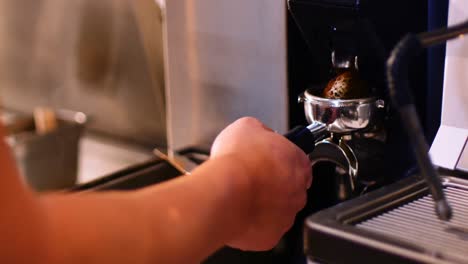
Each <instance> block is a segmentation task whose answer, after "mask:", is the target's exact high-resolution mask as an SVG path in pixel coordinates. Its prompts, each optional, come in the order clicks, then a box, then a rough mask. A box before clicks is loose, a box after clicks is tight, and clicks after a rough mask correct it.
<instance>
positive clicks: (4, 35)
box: [0, 0, 178, 146]
mask: <svg viewBox="0 0 468 264" xmlns="http://www.w3.org/2000/svg"><path fill="white" fill-rule="evenodd" d="M145 1H146V2H145ZM133 4H135V5H142V6H143V5H144V6H145V8H140V7H137V6H133ZM143 11H144V13H145V14H142V15H140V12H143ZM152 13H154V15H151V14H152ZM135 15H138V20H136V19H135ZM177 16H178V15H177ZM145 19H147V20H145ZM137 22H138V23H137ZM0 41H1V43H2V44H1V45H0V96H1V98H2V104H3V105H4V106H6V107H9V108H12V109H16V110H21V111H23V112H31V111H32V109H33V108H34V107H35V106H49V107H52V108H54V109H59V108H66V109H72V110H76V111H83V112H85V113H86V114H88V115H89V116H91V117H92V120H91V122H90V123H89V124H88V125H89V127H90V128H91V129H93V130H97V131H100V132H105V133H109V134H113V135H117V136H120V137H123V138H127V139H129V140H132V141H138V142H139V143H142V144H148V145H151V146H154V145H160V146H164V145H166V120H165V105H164V103H163V102H164V80H163V78H162V75H163V56H162V14H161V10H160V9H159V7H158V6H157V4H156V3H155V2H154V1H152V0H138V1H133V0H99V1H95V0H66V1H63V0H2V1H0ZM157 43H161V44H159V47H158V46H157V45H158V44H157ZM145 48H146V49H145ZM150 65H151V66H150Z"/></svg>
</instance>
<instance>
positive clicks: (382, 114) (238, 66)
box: [0, 0, 466, 264]
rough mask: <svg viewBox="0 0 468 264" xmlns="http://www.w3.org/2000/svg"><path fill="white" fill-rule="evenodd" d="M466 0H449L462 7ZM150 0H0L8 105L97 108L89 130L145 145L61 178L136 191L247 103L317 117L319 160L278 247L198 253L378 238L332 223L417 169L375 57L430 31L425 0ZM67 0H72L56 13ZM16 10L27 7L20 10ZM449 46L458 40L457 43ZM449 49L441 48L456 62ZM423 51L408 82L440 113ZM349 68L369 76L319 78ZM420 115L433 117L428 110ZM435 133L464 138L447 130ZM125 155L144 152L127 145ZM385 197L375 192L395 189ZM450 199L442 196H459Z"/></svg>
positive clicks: (281, 259) (314, 157) (449, 163)
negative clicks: (123, 162) (91, 176)
mask: <svg viewBox="0 0 468 264" xmlns="http://www.w3.org/2000/svg"><path fill="white" fill-rule="evenodd" d="M461 1H462V0H461ZM461 1H460V0H459V1H458V2H456V1H453V2H456V4H455V6H456V5H461ZM156 2H158V5H156V4H155V1H153V0H141V1H130V0H119V1H116V0H107V1H99V3H98V2H96V1H92V0H69V1H66V4H65V2H64V1H59V0H54V1H52V0H48V1H45V0H42V1H31V0H21V1H18V0H16V1H3V2H1V5H2V10H3V12H4V13H5V14H4V16H3V17H4V19H2V20H0V26H1V27H0V29H1V30H0V34H4V35H5V34H6V35H8V36H9V37H8V38H6V40H4V42H3V43H4V45H3V46H2V48H1V49H0V54H1V57H2V61H3V63H2V64H1V65H0V68H2V70H3V71H2V76H0V77H2V78H1V80H0V81H1V83H2V90H1V92H2V96H4V97H5V98H9V101H7V102H6V103H7V105H8V106H10V107H12V108H14V109H19V110H23V111H29V110H30V108H31V106H32V105H33V104H36V103H37V102H38V101H39V103H40V104H48V105H51V106H53V107H54V108H68V109H73V110H79V111H84V112H85V113H86V114H89V116H90V120H91V122H90V123H89V124H88V128H89V129H90V130H91V132H96V134H92V135H93V136H97V135H99V136H103V135H105V136H112V138H113V139H115V138H117V139H119V140H122V141H125V142H131V143H135V144H137V145H138V146H139V147H143V149H144V154H146V155H144V156H143V158H142V159H140V160H139V161H138V162H136V161H135V162H133V159H131V161H132V163H131V166H127V167H125V168H121V169H119V170H118V171H116V172H113V173H109V174H107V175H105V177H101V178H98V179H96V180H94V181H89V182H85V183H82V184H79V185H77V186H75V187H73V188H71V191H73V192H81V191H107V190H131V189H138V188H142V187H145V186H148V185H152V184H157V183H160V182H163V181H166V180H170V179H172V178H175V177H178V176H180V175H182V174H183V173H184V172H185V170H189V168H188V167H185V168H180V167H179V166H178V165H177V164H175V163H174V162H173V159H172V158H173V157H176V158H177V160H178V161H179V162H180V161H181V160H182V159H185V160H189V161H192V162H191V164H192V165H193V164H195V165H194V166H196V164H200V163H202V162H203V161H204V159H206V158H208V155H209V147H210V144H211V142H212V141H213V139H214V137H215V136H216V135H217V134H218V133H219V132H220V131H221V129H223V128H224V127H225V126H226V125H228V124H229V123H230V122H232V121H234V120H235V119H237V118H239V117H242V116H246V115H250V116H255V117H257V118H259V119H260V120H262V121H263V122H264V123H265V124H266V125H268V126H269V127H271V128H272V129H274V130H275V131H278V133H281V134H283V133H286V132H287V131H290V129H294V128H295V127H298V126H299V128H296V129H295V130H292V131H293V132H298V131H304V129H307V131H313V134H314V139H313V140H311V141H309V142H308V143H309V144H308V145H307V148H308V149H306V151H307V153H309V155H310V158H311V161H312V163H313V164H312V165H313V173H314V183H313V185H312V187H311V189H310V191H309V193H308V203H307V206H306V207H305V208H304V210H303V211H301V212H300V213H299V214H298V216H297V219H296V222H295V224H294V226H293V227H292V228H291V230H290V231H288V232H287V233H286V234H285V236H284V237H283V239H282V240H281V241H280V242H279V244H278V245H277V246H276V247H275V248H274V249H273V250H271V251H267V252H242V251H239V250H234V249H231V248H223V249H221V250H220V251H218V252H216V253H215V254H214V255H213V256H211V257H210V258H208V259H207V260H206V261H205V263H208V264H209V263H305V262H306V258H307V259H309V260H310V261H316V262H327V261H330V262H334V259H328V257H329V256H340V255H341V254H340V253H341V250H342V248H345V249H346V248H348V249H349V248H354V246H356V245H359V246H361V245H363V243H361V242H362V241H368V239H369V238H372V237H373V236H372V235H371V236H364V237H358V235H360V233H359V234H357V235H356V234H354V233H353V234H352V235H354V236H353V238H356V239H355V240H353V241H350V240H349V239H348V238H349V236H350V234H349V233H346V232H343V233H340V234H342V235H341V236H336V235H335V234H336V232H339V231H337V230H342V229H345V231H346V230H348V229H347V228H349V226H347V225H345V224H346V223H348V222H346V223H345V224H344V222H334V221H335V220H334V219H339V220H340V219H349V218H339V217H337V216H341V211H339V210H341V209H340V208H344V207H346V208H351V209H353V211H352V212H356V210H358V211H359V210H360V208H362V207H361V204H360V203H359V201H362V199H366V200H367V201H371V200H379V199H381V196H379V195H375V194H374V193H375V192H372V193H373V194H369V193H370V192H371V191H373V190H376V189H378V190H377V194H379V193H380V194H381V193H382V190H387V191H388V190H389V189H388V188H387V187H383V188H387V189H382V188H381V187H382V186H387V185H388V184H390V183H393V182H396V181H397V180H399V179H401V178H406V177H408V176H410V175H412V174H413V173H414V172H415V171H416V170H415V169H414V168H416V167H415V159H414V157H413V155H412V154H411V153H412V152H411V151H412V150H411V147H410V145H409V142H408V140H407V138H406V135H405V131H404V129H403V128H402V124H401V121H400V118H399V117H398V115H397V113H396V112H395V111H394V109H393V108H392V106H391V100H390V97H389V95H388V90H387V85H386V82H385V80H386V77H385V62H386V59H387V57H388V56H389V55H390V51H391V50H392V49H393V47H394V46H395V45H396V44H397V42H398V41H399V40H400V39H401V38H402V37H403V36H404V34H405V33H407V32H423V31H426V30H427V25H426V20H427V18H428V17H427V16H428V15H427V7H428V6H427V5H428V4H427V2H428V1H426V0H414V1H406V0H393V1H377V0H360V1H358V0H300V1H295V0H290V1H285V0H257V1H249V0H237V1H229V0H225V1H224V0H223V1H222V0H199V1H191V0H181V1H166V2H165V1H156ZM164 2H165V3H164ZM432 2H434V1H432ZM70 6H72V7H73V9H74V10H75V11H76V12H73V14H69V15H67V16H65V15H64V14H66V12H64V10H69V7H70ZM37 10H39V11H40V12H39V11H37ZM455 10H457V9H455ZM23 13H26V14H27V15H25V16H24V17H26V18H28V19H18V18H20V17H21V16H20V15H18V14H23ZM455 13H456V12H455ZM15 14H16V15H15ZM103 18H105V19H103ZM103 20H105V21H103ZM30 25H35V26H34V27H31V26H30ZM51 25H53V27H52V26H51ZM7 28H12V29H13V31H15V34H13V35H12V34H9V32H10V31H8V30H5V29H7ZM50 28H52V29H53V30H48V29H50ZM30 31H31V32H30ZM44 32H47V33H48V34H44ZM94 40H97V41H94ZM454 45H457V44H454ZM50 47H56V49H55V54H58V55H60V56H55V57H48V56H45V55H44V54H47V52H48V51H49V50H50ZM452 52H454V53H453V54H463V51H462V50H461V51H452ZM93 54H94V55H93ZM455 57H456V56H455ZM455 57H454V58H448V59H447V61H449V60H453V61H459V60H458V59H457V58H455ZM18 58H19V59H18ZM51 58H63V60H62V59H51ZM12 61H13V62H14V63H10V62H12ZM124 62H125V63H124ZM426 64H427V63H426V57H425V56H422V57H418V58H416V59H415V60H413V63H412V68H411V69H410V72H411V74H410V82H411V84H418V85H411V88H412V92H413V94H415V95H417V96H416V97H415V101H416V108H417V110H418V113H419V114H420V115H421V118H422V119H423V120H433V119H434V115H433V113H432V112H434V113H435V116H438V115H439V113H438V110H437V109H436V107H433V104H432V103H431V104H430V105H431V108H430V111H429V110H427V105H428V104H429V103H428V102H427V101H426V98H427V97H428V95H429V92H428V91H427V90H426V87H427V85H433V84H434V82H430V83H427V81H426V78H425V76H426V75H427V74H426ZM450 65H452V64H450ZM450 65H448V67H452V69H453V68H457V67H458V65H456V64H454V65H452V66H450ZM6 69H8V71H6ZM346 72H348V73H349V72H353V74H355V73H356V72H357V73H358V77H356V76H354V75H353V76H354V77H352V78H351V79H353V78H356V79H357V80H358V82H359V83H361V81H362V82H363V83H365V84H363V89H362V90H361V91H358V92H356V93H355V94H352V95H349V97H347V96H346V95H345V96H344V97H347V98H327V94H324V90H328V91H335V92H337V93H338V94H335V95H334V96H336V95H338V97H339V96H340V94H339V92H340V90H339V89H338V87H339V85H338V83H337V81H338V78H339V76H340V75H341V74H343V73H346ZM453 74H455V73H453ZM436 75H437V74H432V75H431V77H434V76H436ZM7 77H8V78H7ZM359 80H360V81H359ZM457 80H459V76H458V77H457V78H455V77H452V76H450V77H449V78H447V79H446V81H447V82H450V83H451V84H449V86H450V87H454V86H453V83H456V82H457ZM452 82H453V83H452ZM327 87H329V88H330V89H327ZM460 91H461V90H460ZM452 92H453V91H452V90H447V89H445V90H444V93H447V96H445V97H444V100H445V99H446V98H456V97H457V96H456V95H454V94H453V93H452ZM328 97H330V96H329V95H328ZM447 100H448V99H447ZM444 105H448V106H453V107H454V108H453V109H452V110H451V112H444V118H443V125H442V127H441V129H440V132H439V134H438V136H437V138H436V140H435V143H434V144H433V148H432V155H433V158H434V161H435V162H436V163H437V164H438V165H440V166H442V167H446V168H451V167H453V166H454V164H456V161H455V160H456V158H455V156H456V155H455V154H454V155H453V156H452V155H446V152H444V151H439V150H437V149H440V148H439V147H441V146H442V147H443V146H455V145H454V142H455V141H456V142H458V143H460V142H461V141H463V135H464V134H460V133H458V134H457V133H455V134H453V133H454V132H453V131H459V130H458V129H457V128H458V127H459V126H458V124H457V123H456V122H458V121H457V120H455V116H457V114H454V113H459V112H460V111H459V105H457V106H456V107H455V105H454V104H453V103H452V101H444ZM109 117H112V118H109ZM452 118H453V119H452ZM424 125H425V127H430V126H433V125H434V126H436V127H437V128H438V124H433V123H432V121H431V122H426V123H425V124H424ZM435 130H437V129H435ZM444 133H445V134H450V135H452V134H453V135H458V136H457V138H456V139H455V137H445V136H443V135H444ZM293 135H296V134H294V133H293ZM441 135H442V136H441ZM447 139H453V141H447ZM464 139H465V140H466V135H465V137H464ZM88 140H89V138H88ZM452 143H453V144H452ZM458 143H457V144H458ZM457 146H458V145H457ZM154 147H158V148H160V149H164V150H166V149H167V152H168V153H167V154H168V155H167V156H166V155H164V154H163V155H161V153H158V152H156V154H157V155H156V156H155V155H153V154H152V148H154ZM312 149H313V150H312ZM461 149H462V148H461V147H459V150H460V151H461ZM111 152H112V154H114V153H113V151H111ZM106 153H109V152H106ZM135 153H139V152H131V153H130V155H129V156H132V157H134V156H136V154H135ZM450 153H452V152H450ZM460 153H461V152H460ZM98 154H99V153H98ZM437 154H439V156H438V155H437ZM101 156H103V155H101ZM110 156H112V155H110ZM449 157H450V158H449ZM188 163H190V162H187V164H188ZM457 164H458V165H457V166H459V167H463V166H464V165H462V164H464V163H463V162H459V163H457ZM443 165H445V166H443ZM445 179H448V178H445ZM452 179H453V178H450V180H452ZM407 181H409V182H410V183H409V184H406V185H405V186H404V187H401V185H398V186H397V187H391V188H393V189H391V190H396V189H398V190H400V191H399V193H400V194H405V193H407V192H406V191H408V192H409V191H413V190H416V193H417V194H420V193H423V191H421V192H419V191H420V190H425V189H424V188H425V187H424V186H425V184H424V183H423V182H421V181H418V180H414V178H411V177H410V178H408V180H407ZM413 183H414V184H413ZM450 184H451V185H450V186H456V185H457V184H459V182H458V180H454V181H452V182H451V183H450ZM418 188H419V189H418ZM363 197H364V198H363ZM392 197H395V196H391V197H390V198H388V199H387V200H385V201H393V200H392V199H393V198H392ZM456 197H458V196H456ZM448 198H449V202H451V201H450V199H453V198H451V197H448ZM356 199H357V200H356ZM356 201H357V202H356ZM379 201H380V200H379ZM424 201H425V200H424ZM335 205H337V206H338V207H333V206H335ZM374 205H376V204H375V203H374V204H372V206H374ZM377 205H380V204H377ZM372 206H370V207H372ZM454 207H455V206H454ZM326 208H332V209H330V210H332V212H337V214H330V213H327V212H330V211H324V213H320V214H319V215H314V216H313V217H312V218H308V217H309V216H311V215H312V214H315V213H317V212H318V211H321V210H323V209H326ZM366 208H367V207H366ZM226 210H229V209H228V208H226ZM418 210H419V209H418ZM431 210H432V209H431ZM432 211H433V210H432ZM432 211H430V212H432ZM366 212H367V211H366ZM418 212H419V211H418ZM457 212H463V211H462V210H459V209H457V208H454V215H455V216H454V217H455V218H456V217H457V216H456V215H457ZM460 214H461V213H460ZM345 216H350V214H347V215H345ZM351 216H355V214H354V215H353V214H351ZM330 217H331V218H332V220H330ZM306 219H308V220H306ZM351 219H355V218H351ZM322 220H323V221H322ZM272 221H275V220H274V219H272ZM305 221H307V222H306V224H304V223H305ZM327 223H333V226H331V227H330V226H327V225H326V224H327ZM353 223H358V222H353ZM360 223H361V222H359V223H358V224H360ZM304 226H305V228H306V230H307V231H306V233H305V234H304ZM369 226H371V225H369ZM316 227H319V228H316ZM371 227H372V226H371ZM352 228H354V226H353V227H352ZM456 228H457V227H456ZM458 228H459V227H458ZM362 232H365V231H362ZM366 234H367V233H366ZM304 235H305V238H306V240H305V242H306V243H305V245H304ZM437 237H438V236H437ZM309 238H310V239H309ZM374 238H375V237H374ZM366 239H367V240H366ZM372 241H373V242H375V239H374V240H372ZM385 241H387V240H385ZM364 245H365V246H366V247H367V248H369V246H368V244H364ZM379 245H382V246H383V247H382V248H384V249H385V248H387V246H389V245H387V244H385V245H383V244H379ZM405 245H408V246H410V245H409V244H405ZM341 246H343V247H341ZM390 246H394V245H390ZM304 247H305V248H306V251H305V253H306V254H304ZM362 248H364V247H359V250H361V249H362ZM343 252H349V253H350V254H351V255H352V254H353V251H349V250H348V251H343ZM359 252H361V253H360V254H355V255H356V258H359V260H361V261H362V260H365V259H366V258H369V259H370V257H372V256H374V253H373V252H374V251H359ZM366 252H370V253H368V254H367V253H366ZM434 252H435V251H434ZM436 253H437V252H436ZM343 256H347V255H343ZM350 260H351V258H350ZM353 260H354V259H353Z"/></svg>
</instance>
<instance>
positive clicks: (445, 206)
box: [304, 1, 468, 263]
mask: <svg viewBox="0 0 468 264" xmlns="http://www.w3.org/2000/svg"><path fill="white" fill-rule="evenodd" d="M448 13H449V16H448V24H449V27H448V28H447V29H445V28H443V29H439V30H435V31H431V32H426V33H421V34H418V35H415V34H408V35H407V36H405V37H404V38H403V39H402V40H401V41H400V42H399V43H398V44H397V45H396V47H395V48H394V50H393V51H392V53H391V55H390V57H389V59H388V60H387V66H386V67H387V72H386V74H387V83H388V88H389V90H390V94H391V99H392V102H393V104H394V107H395V108H396V111H397V112H399V113H400V114H401V115H402V120H403V124H404V125H403V126H402V128H404V129H405V130H407V132H408V136H409V138H410V139H411V140H410V142H411V145H412V147H413V148H414V152H415V154H414V155H415V157H416V158H417V160H418V167H419V171H418V172H417V173H415V175H412V176H410V177H407V178H405V179H404V180H401V181H398V182H397V183H395V184H391V185H388V186H385V187H383V188H380V189H379V190H377V191H375V192H372V193H369V194H367V195H363V196H361V197H359V198H357V199H353V200H350V201H347V202H344V203H342V204H340V205H338V206H333V207H331V208H329V209H326V210H324V211H321V212H319V213H317V214H314V215H312V216H311V217H309V218H308V219H307V221H306V225H305V229H304V230H305V232H304V235H305V252H306V255H307V257H308V262H309V263H355V262H366V263H367V262H369V263H466V259H467V254H466V252H467V251H466V248H467V246H468V244H467V242H466V241H467V234H468V228H467V226H466V222H467V221H466V220H467V214H466V212H467V198H468V196H467V194H468V191H467V190H468V189H467V186H468V182H467V180H466V179H467V176H468V174H467V169H466V157H467V155H466V142H467V136H468V134H467V130H466V128H467V126H466V118H465V115H464V113H465V112H466V106H464V105H463V104H462V103H461V102H462V101H464V100H465V99H466V92H464V90H465V89H464V87H465V82H464V77H461V76H459V75H457V74H456V72H460V69H466V56H465V55H464V53H463V51H466V50H467V47H468V46H467V42H466V40H465V39H464V38H463V36H464V34H466V33H467V32H468V22H467V18H468V13H467V8H466V6H465V5H464V3H463V1H451V2H450V4H449V12H448ZM455 38H458V39H457V40H454V41H453V42H449V43H448V44H447V51H446V58H445V81H444V89H443V100H442V105H443V107H442V119H441V120H442V122H441V126H440V128H439V130H438V132H437V135H436V137H435V140H434V142H433V144H432V147H431V148H430V156H431V157H432V161H431V158H429V154H428V151H429V148H428V147H427V143H426V142H425V140H424V135H423V133H422V129H421V127H420V119H419V118H418V117H417V114H416V111H415V107H414V105H413V102H412V98H411V92H410V90H409V89H408V88H409V82H408V76H409V75H408V72H407V70H408V67H409V65H410V63H411V58H413V57H414V56H415V54H417V53H418V52H420V51H422V50H423V49H425V48H427V47H430V46H433V45H436V44H441V43H444V42H445V41H447V40H449V39H455ZM462 71H463V70H462ZM460 77H461V78H460ZM455 116H457V117H458V118H456V117H455ZM460 117H461V118H460ZM439 175H440V176H439ZM337 252H339V254H337Z"/></svg>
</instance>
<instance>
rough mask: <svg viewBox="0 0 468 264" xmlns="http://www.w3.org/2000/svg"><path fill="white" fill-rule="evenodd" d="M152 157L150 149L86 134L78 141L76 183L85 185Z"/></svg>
mask: <svg viewBox="0 0 468 264" xmlns="http://www.w3.org/2000/svg"><path fill="white" fill-rule="evenodd" d="M153 157H154V156H153V154H152V153H151V149H144V148H141V147H139V146H137V145H133V144H127V143H124V142H121V141H117V140H113V139H110V138H109V137H103V136H100V135H96V134H91V133H86V134H85V135H84V136H83V137H82V139H81V141H80V156H79V166H78V179H77V183H78V184H82V183H87V182H90V181H93V180H95V179H98V178H101V177H103V176H106V175H109V174H111V173H114V172H116V171H119V170H122V169H125V168H127V167H129V166H133V165H135V164H138V163H142V162H146V161H148V160H150V159H152V158H153Z"/></svg>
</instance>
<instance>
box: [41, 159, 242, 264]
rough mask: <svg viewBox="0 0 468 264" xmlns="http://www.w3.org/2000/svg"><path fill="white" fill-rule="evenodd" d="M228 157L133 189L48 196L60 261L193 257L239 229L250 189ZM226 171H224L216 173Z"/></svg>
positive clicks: (55, 249)
mask: <svg viewBox="0 0 468 264" xmlns="http://www.w3.org/2000/svg"><path fill="white" fill-rule="evenodd" d="M234 166H235V165H233V163H232V159H230V158H229V157H220V158H218V160H217V161H216V162H212V161H208V162H207V163H206V164H204V165H203V166H201V167H200V168H199V169H197V170H196V171H195V172H194V173H193V174H192V175H191V176H183V177H180V178H178V179H176V180H173V181H170V182H167V183H164V184H161V185H158V186H154V187H149V188H146V189H143V190H141V191H137V192H133V193H107V194H94V193H89V194H83V195H68V196H57V195H53V196H47V197H44V198H43V205H44V208H45V210H46V212H47V214H46V215H48V221H47V222H48V230H49V232H48V233H49V234H50V235H49V236H48V239H49V242H48V243H49V244H50V245H52V246H51V247H50V249H51V254H50V255H51V256H54V257H55V259H54V260H52V261H54V262H57V263H59V262H60V263H63V262H67V263H73V262H79V263H82V262H86V263H106V262H112V263H129V262H131V263H187V262H188V263H195V262H199V261H201V260H202V259H204V258H205V257H207V256H208V255H209V254H210V253H212V252H213V251H215V250H216V249H218V248H220V247H221V246H223V245H224V243H226V242H227V240H228V239H230V238H231V237H233V236H234V235H235V234H236V233H238V232H240V230H236V228H234V227H237V226H240V225H239V224H235V222H240V221H244V220H245V219H246V217H247V215H248V213H249V211H248V208H245V206H247V205H248V204H249V203H248V202H245V200H246V199H249V197H247V196H245V195H243V194H246V193H247V194H248V193H250V191H249V190H248V188H250V185H249V183H248V182H247V177H245V173H242V171H238V170H242V167H240V168H238V169H237V168H236V167H234ZM221 174H224V176H223V177H217V176H218V175H221Z"/></svg>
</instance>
